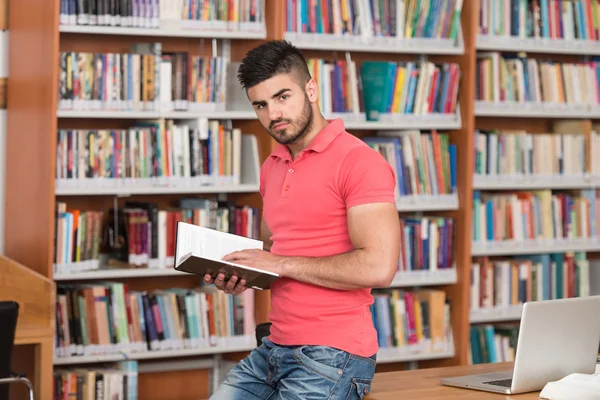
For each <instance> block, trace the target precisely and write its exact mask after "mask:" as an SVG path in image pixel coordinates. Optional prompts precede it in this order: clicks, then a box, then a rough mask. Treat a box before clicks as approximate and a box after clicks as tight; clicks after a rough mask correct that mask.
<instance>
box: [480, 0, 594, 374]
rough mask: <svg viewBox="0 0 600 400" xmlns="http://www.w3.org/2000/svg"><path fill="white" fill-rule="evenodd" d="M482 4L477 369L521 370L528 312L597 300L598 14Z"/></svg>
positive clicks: (588, 7) (537, 5)
mask: <svg viewBox="0 0 600 400" xmlns="http://www.w3.org/2000/svg"><path fill="white" fill-rule="evenodd" d="M477 3H479V7H480V8H479V11H480V13H479V17H478V18H477V22H476V24H477V27H476V29H475V32H474V35H475V36H476V40H475V48H476V51H477V60H476V66H475V69H474V73H475V74H476V75H477V76H476V79H477V81H478V82H479V84H478V87H477V91H476V92H475V93H476V95H475V111H474V120H475V130H474V134H475V138H474V140H475V142H474V146H475V147H474V149H475V160H474V161H475V163H474V170H473V197H474V202H473V208H474V209H473V231H472V235H473V236H472V238H473V242H472V245H471V256H472V262H471V266H470V268H471V273H472V280H473V281H472V282H471V288H470V293H471V301H470V303H471V311H470V323H471V325H470V331H471V332H470V336H471V340H473V342H472V345H471V346H470V348H469V363H481V362H496V361H511V360H513V359H514V347H515V345H516V337H517V336H516V335H517V332H518V325H519V319H520V316H521V310H522V306H521V305H520V304H519V303H520V302H521V301H524V300H527V301H543V300H547V299H551V298H561V297H571V296H586V295H589V294H590V290H592V291H593V288H592V287H591V286H592V285H593V284H592V282H591V278H590V276H593V275H594V274H595V271H592V270H593V269H594V265H593V264H594V263H593V260H594V259H595V258H597V253H598V250H599V247H598V231H597V220H596V215H597V214H596V211H595V210H596V207H597V188H598V186H597V183H598V180H597V178H596V175H597V167H596V165H595V162H594V161H593V160H594V159H595V158H596V152H597V148H596V147H595V143H596V139H595V137H596V120H597V119H598V116H599V115H600V114H599V113H598V99H597V96H596V94H597V90H598V81H597V77H596V76H595V74H594V73H592V74H588V71H589V72H595V70H596V68H597V66H596V57H597V55H598V49H599V47H598V44H599V43H600V42H599V41H598V39H599V36H598V31H597V14H596V12H597V10H598V6H599V4H598V2H596V1H590V2H573V3H569V4H567V3H565V7H563V8H562V9H559V10H558V12H555V10H552V11H550V10H548V9H546V8H545V7H546V6H545V4H548V3H544V2H535V1H533V2H526V3H531V4H526V3H523V4H519V5H517V6H516V7H515V8H512V9H510V10H509V9H503V7H502V5H501V4H499V3H497V4H496V3H493V2H491V1H488V0H481V1H478V2H477ZM528 6H531V8H530V9H529V11H531V12H529V11H527V7H528ZM582 6H583V8H581V7H582ZM549 11H550V12H549ZM531 18H533V20H531ZM513 67H514V68H513ZM506 68H509V69H512V71H514V72H515V75H514V79H512V78H509V79H504V78H503V77H504V72H505V71H506V70H507V69H506ZM522 84H524V86H526V88H524V86H521V87H519V86H520V85H522ZM500 143H501V144H502V147H503V150H502V154H500V152H499V151H498V149H499V147H497V144H498V145H499V144H500ZM525 148H528V149H529V154H528V155H525V153H522V152H521V150H523V149H525ZM542 153H545V157H543V159H544V160H545V162H539V161H538V160H541V159H542V158H540V155H541V154H542ZM521 155H523V157H522V158H520V157H521ZM517 160H520V161H523V162H520V161H519V162H517ZM558 160H560V161H558ZM505 200H506V201H507V202H505ZM567 203H569V204H573V205H575V204H577V205H580V206H581V208H577V207H576V206H574V207H573V208H572V210H573V212H570V211H569V208H570V207H568V208H565V209H564V212H563V210H561V205H562V204H567ZM586 205H587V207H589V209H587V210H586ZM519 207H523V209H522V210H523V211H519V210H518V208H519ZM530 207H531V208H530ZM542 208H543V209H544V211H542V214H540V211H541V209H542ZM486 212H487V214H486ZM490 212H491V213H496V214H495V215H493V216H491V215H492V214H489V213H490ZM508 213H510V214H511V215H512V217H511V218H512V220H511V219H506V221H507V222H508V221H512V222H514V223H515V224H516V225H514V226H515V229H512V228H510V229H505V227H504V226H502V225H503V224H502V222H501V221H502V220H503V218H505V217H506V216H507V215H508ZM490 216H491V217H490ZM544 216H546V218H544ZM538 217H540V218H538ZM521 218H523V219H522V220H521ZM518 221H523V222H524V226H525V227H526V228H525V229H523V230H520V229H518V228H516V226H518V223H519V222H518ZM482 229H483V230H482ZM549 229H551V230H553V232H552V233H550V231H549ZM519 273H520V274H521V275H520V277H519V278H517V279H515V277H516V276H517V274H519ZM515 284H517V285H522V287H521V288H516V287H515ZM515 296H516V297H515ZM515 300H517V301H515ZM492 341H495V344H494V343H492ZM475 343H479V344H478V345H476V344H475Z"/></svg>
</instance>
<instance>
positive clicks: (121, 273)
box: [54, 268, 188, 282]
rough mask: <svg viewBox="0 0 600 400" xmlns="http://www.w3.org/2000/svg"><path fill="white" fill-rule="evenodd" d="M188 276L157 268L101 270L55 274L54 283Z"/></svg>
mask: <svg viewBox="0 0 600 400" xmlns="http://www.w3.org/2000/svg"><path fill="white" fill-rule="evenodd" d="M180 275H188V274H187V273H186V272H181V271H177V270H175V269H172V268H169V269H158V268H111V269H108V268H102V269H97V270H94V271H84V272H71V273H62V274H55V275H54V281H55V282H63V281H75V280H104V279H120V278H153V277H163V276H180Z"/></svg>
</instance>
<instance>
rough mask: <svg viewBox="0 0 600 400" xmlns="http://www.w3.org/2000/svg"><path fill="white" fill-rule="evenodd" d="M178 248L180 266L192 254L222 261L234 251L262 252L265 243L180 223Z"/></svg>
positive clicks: (177, 254) (177, 257)
mask: <svg viewBox="0 0 600 400" xmlns="http://www.w3.org/2000/svg"><path fill="white" fill-rule="evenodd" d="M176 246H177V247H176V249H175V259H176V260H177V262H176V265H179V264H180V263H181V261H182V258H183V257H185V256H187V255H189V254H190V253H191V254H193V255H195V256H199V257H205V258H210V259H213V260H222V259H223V257H225V256H226V255H227V254H229V253H232V252H234V251H239V250H246V249H260V250H262V249H263V242H262V241H260V240H256V239H250V238H247V237H244V236H238V235H234V234H231V233H226V232H220V231H217V230H214V229H209V228H205V227H202V226H197V225H192V224H188V223H185V222H179V223H178V224H177V245H176ZM185 258H187V257H185Z"/></svg>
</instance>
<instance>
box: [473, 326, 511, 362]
mask: <svg viewBox="0 0 600 400" xmlns="http://www.w3.org/2000/svg"><path fill="white" fill-rule="evenodd" d="M518 337H519V325H518V324H514V323H507V324H497V325H491V324H481V325H471V330H470V332H469V340H470V343H471V346H470V347H469V364H470V365H472V364H487V363H495V362H512V361H515V354H516V352H517V339H518Z"/></svg>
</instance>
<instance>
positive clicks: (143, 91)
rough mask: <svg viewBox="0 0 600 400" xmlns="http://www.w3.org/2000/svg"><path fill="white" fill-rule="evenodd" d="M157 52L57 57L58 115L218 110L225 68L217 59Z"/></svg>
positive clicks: (142, 48)
mask: <svg viewBox="0 0 600 400" xmlns="http://www.w3.org/2000/svg"><path fill="white" fill-rule="evenodd" d="M161 49H162V44H161V43H158V42H157V43H151V44H141V43H136V44H134V45H132V47H131V52H129V53H89V52H61V53H60V58H59V91H58V102H59V109H61V110H119V111H205V110H206V111H212V110H217V109H219V107H220V109H223V110H224V108H225V105H224V104H225V98H226V82H227V81H226V80H227V63H226V61H225V59H224V58H223V57H219V56H217V57H208V56H198V55H190V54H189V53H186V52H165V53H163V52H162V50H161ZM207 107H208V108H207ZM211 107H212V108H211ZM220 109H219V110H220Z"/></svg>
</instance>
